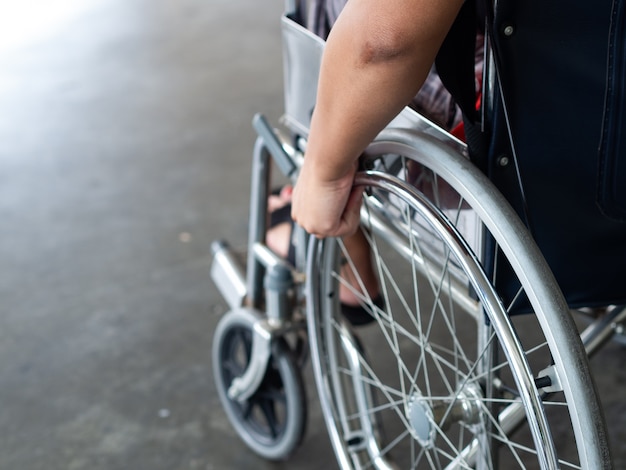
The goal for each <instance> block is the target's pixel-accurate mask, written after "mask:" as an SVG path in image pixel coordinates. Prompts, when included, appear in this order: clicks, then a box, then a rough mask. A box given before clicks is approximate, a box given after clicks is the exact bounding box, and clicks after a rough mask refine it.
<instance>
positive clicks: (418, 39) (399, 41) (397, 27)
mask: <svg viewBox="0 0 626 470" xmlns="http://www.w3.org/2000/svg"><path fill="white" fill-rule="evenodd" d="M461 3H462V2H460V1H458V0H455V1H445V0H444V1H439V0H436V1H433V0H393V1H384V2H381V1H380V0H350V1H349V2H348V4H347V5H346V7H345V10H344V12H343V13H342V14H341V16H340V18H339V20H338V21H337V23H336V24H335V26H334V27H333V30H332V32H331V35H330V36H329V39H328V45H327V49H326V51H325V54H324V60H323V63H322V71H321V76H320V84H319V89H318V101H317V104H316V108H315V113H314V117H313V122H312V126H311V134H310V138H309V148H308V152H307V158H309V164H310V165H311V166H312V167H315V170H316V171H317V172H319V176H320V177H321V178H324V179H326V180H333V179H335V178H337V177H340V176H343V175H345V173H346V172H347V171H349V170H350V169H351V167H352V162H353V161H354V160H355V159H356V158H357V157H358V156H359V155H360V153H361V152H362V151H363V149H364V148H365V146H367V144H368V143H369V142H371V140H372V139H373V138H374V137H375V136H376V134H377V133H378V132H379V131H380V130H381V129H382V128H383V127H384V126H385V125H386V124H387V123H388V122H389V121H390V120H391V119H392V118H393V117H394V116H395V115H396V114H397V113H398V112H400V110H401V109H402V108H403V107H404V106H405V105H406V104H407V103H408V102H409V101H410V99H411V98H412V97H413V96H414V95H415V94H416V92H417V91H418V89H419V87H420V86H421V84H422V83H423V81H424V79H425V78H426V75H427V74H428V71H429V70H430V67H431V64H432V62H433V60H434V57H435V54H436V52H437V50H438V48H439V46H440V44H441V41H442V40H443V38H444V37H445V34H446V32H447V30H448V29H449V26H450V24H451V23H452V21H453V19H454V17H455V16H456V13H457V11H458V9H459V8H460V5H461Z"/></svg>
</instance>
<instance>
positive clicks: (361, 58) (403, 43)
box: [357, 31, 413, 66]
mask: <svg viewBox="0 0 626 470" xmlns="http://www.w3.org/2000/svg"><path fill="white" fill-rule="evenodd" d="M412 46H413V44H411V42H410V41H408V40H407V39H406V38H405V37H403V36H402V35H401V34H398V33H394V32H389V31H387V32H383V33H381V34H377V35H369V36H368V37H366V38H363V40H362V41H359V43H358V56H357V57H358V58H357V61H358V63H359V64H360V65H362V66H367V65H375V64H380V63H388V62H393V61H396V60H398V59H399V58H402V57H404V56H407V55H409V54H411V53H412V51H413V49H412Z"/></svg>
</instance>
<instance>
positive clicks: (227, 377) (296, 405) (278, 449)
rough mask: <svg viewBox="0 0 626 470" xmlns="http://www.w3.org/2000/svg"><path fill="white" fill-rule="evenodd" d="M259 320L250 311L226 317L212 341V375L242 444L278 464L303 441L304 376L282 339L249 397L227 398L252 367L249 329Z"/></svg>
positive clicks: (242, 310)
mask: <svg viewBox="0 0 626 470" xmlns="http://www.w3.org/2000/svg"><path fill="white" fill-rule="evenodd" d="M261 318H262V317H261V315H260V314H258V313H257V312H256V311H254V310H250V309H238V310H233V311H230V312H229V313H227V314H226V315H224V317H223V318H222V319H221V320H220V322H219V323H218V326H217V329H216V330H215V334H214V337H213V375H214V377H215V383H216V385H217V391H218V394H219V397H220V400H221V402H222V406H223V407H224V410H225V411H226V414H227V416H228V419H229V420H230V422H231V424H232V425H233V427H234V428H235V430H236V431H237V433H238V434H239V436H240V437H241V438H242V439H243V441H244V442H245V443H246V445H248V447H250V448H251V449H252V450H253V451H254V452H256V453H257V454H258V455H260V456H262V457H264V458H266V459H270V460H282V459H285V458H287V457H288V456H289V455H290V454H291V453H292V452H293V451H294V450H295V448H296V447H297V446H298V445H299V444H300V442H301V441H302V437H303V435H304V429H305V423H306V397H305V393H304V385H303V382H302V376H301V374H300V370H299V369H298V367H297V366H296V361H295V359H294V355H293V353H292V351H291V350H290V349H289V347H288V345H287V343H286V342H285V340H283V339H282V338H277V339H274V340H272V349H271V355H270V359H269V361H268V364H267V370H266V371H265V375H264V376H263V380H262V381H261V384H260V385H259V387H258V388H257V390H256V391H255V392H254V393H253V394H252V395H251V396H250V397H249V398H248V399H246V400H244V401H242V402H240V401H238V400H233V399H231V398H229V396H228V390H229V388H230V386H231V384H232V382H233V380H234V379H236V378H238V377H241V376H242V375H243V373H244V372H245V371H246V368H247V367H248V364H250V359H251V352H252V349H253V348H252V342H253V338H254V335H253V331H254V330H253V328H254V324H255V323H256V322H257V321H258V320H259V319H261Z"/></svg>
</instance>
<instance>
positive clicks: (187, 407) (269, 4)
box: [0, 0, 626, 470]
mask: <svg viewBox="0 0 626 470" xmlns="http://www.w3.org/2000/svg"><path fill="white" fill-rule="evenodd" d="M15 3H18V2H6V1H5V0H0V5H1V6H2V11H3V14H2V15H0V34H1V35H2V36H0V227H1V228H2V229H1V231H0V233H1V236H0V266H1V267H2V270H1V271H0V403H1V405H0V436H1V438H0V469H1V470H5V469H7V470H8V469H20V470H37V469H46V470H49V469H64V470H65V469H66V470H78V469H89V470H96V469H107V470H115V469H150V470H158V469H168V470H171V469H214V468H215V469H217V468H220V469H222V468H226V469H230V468H253V467H254V468H257V469H282V468H299V469H317V468H328V467H330V468H332V467H334V464H333V462H334V458H333V456H332V454H331V451H330V448H329V444H328V439H327V437H326V434H325V430H324V428H323V424H322V422H321V419H320V416H319V410H318V405H317V401H316V397H315V392H314V389H313V387H312V386H311V387H309V389H310V394H309V395H310V396H309V401H310V402H311V407H310V413H309V414H310V419H309V426H308V432H307V436H306V439H305V441H304V443H303V446H302V447H301V448H300V449H299V450H298V451H297V452H296V454H295V455H294V456H293V459H292V460H290V461H289V462H285V463H268V462H265V461H264V460H262V459H260V458H257V457H256V456H255V455H253V454H252V453H251V452H250V451H248V450H247V448H246V447H245V446H244V445H243V444H242V443H241V442H240V441H239V439H238V438H237V437H236V435H235V432H234V431H233V430H232V428H231V427H230V425H229V424H228V422H227V420H226V417H225V415H224V413H223V411H222V409H221V407H220V405H219V402H218V398H217V395H216V392H215V386H214V383H213V378H212V372H211V368H210V345H211V337H212V332H213V329H214V327H215V324H216V323H217V321H218V319H219V314H220V313H222V312H223V311H224V310H225V304H224V302H223V301H222V299H221V297H220V296H219V294H218V292H217V291H216V289H215V288H214V287H213V286H212V284H211V283H210V280H209V266H210V248H209V247H210V243H211V241H212V240H215V239H217V238H223V237H226V238H228V239H229V240H230V241H231V242H233V243H234V244H236V245H237V244H242V243H243V242H244V240H245V235H246V216H247V197H248V191H247V188H248V181H249V172H250V165H249V162H250V158H251V149H252V146H253V143H254V134H253V131H252V128H251V126H250V120H251V118H252V116H253V114H254V113H255V112H257V111H262V112H264V113H265V114H267V115H268V117H269V118H270V120H272V121H274V122H276V120H277V119H278V117H279V116H280V114H281V110H282V91H281V90H282V83H281V81H282V71H281V55H280V36H279V16H280V13H281V11H282V6H283V5H282V1H281V0H274V1H263V2H262V1H259V0H237V1H233V0H208V1H207V0H204V1H200V0H176V1H175V0H106V1H105V0H83V1H78V0H54V1H53V0H48V1H44V0H39V1H38V2H30V3H29V4H28V5H29V7H28V8H26V7H19V6H13V4H15ZM37 3H39V5H36V4H37ZM36 6H37V8H36ZM45 14H48V15H49V16H48V17H46V16H45ZM624 357H625V355H624V350H623V349H622V348H621V347H620V346H617V345H612V346H610V348H608V349H607V350H606V351H605V352H603V353H601V356H599V358H597V359H594V362H593V363H594V369H596V370H597V373H598V377H599V382H600V384H601V388H602V390H603V392H604V393H605V395H603V396H605V397H606V398H605V402H606V403H605V404H606V405H607V406H608V409H609V410H610V413H609V424H610V426H611V430H612V434H613V435H614V436H615V439H614V442H613V447H614V452H615V454H616V457H617V464H618V465H617V468H626V460H625V456H626V450H625V449H624V445H623V442H624V438H626V435H625V431H624V429H625V428H626V400H624V399H623V395H624V394H623V390H624V388H623V387H624V385H625V384H626V370H625V369H624V368H623V362H624Z"/></svg>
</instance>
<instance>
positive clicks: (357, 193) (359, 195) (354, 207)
mask: <svg viewBox="0 0 626 470" xmlns="http://www.w3.org/2000/svg"><path fill="white" fill-rule="evenodd" d="M362 202H363V189H362V188H352V191H351V192H350V196H349V197H348V201H347V203H346V209H345V211H344V214H343V219H344V221H345V225H346V227H347V230H348V232H349V233H350V234H352V233H354V232H356V230H357V228H358V227H359V223H360V222H361V203H362Z"/></svg>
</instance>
